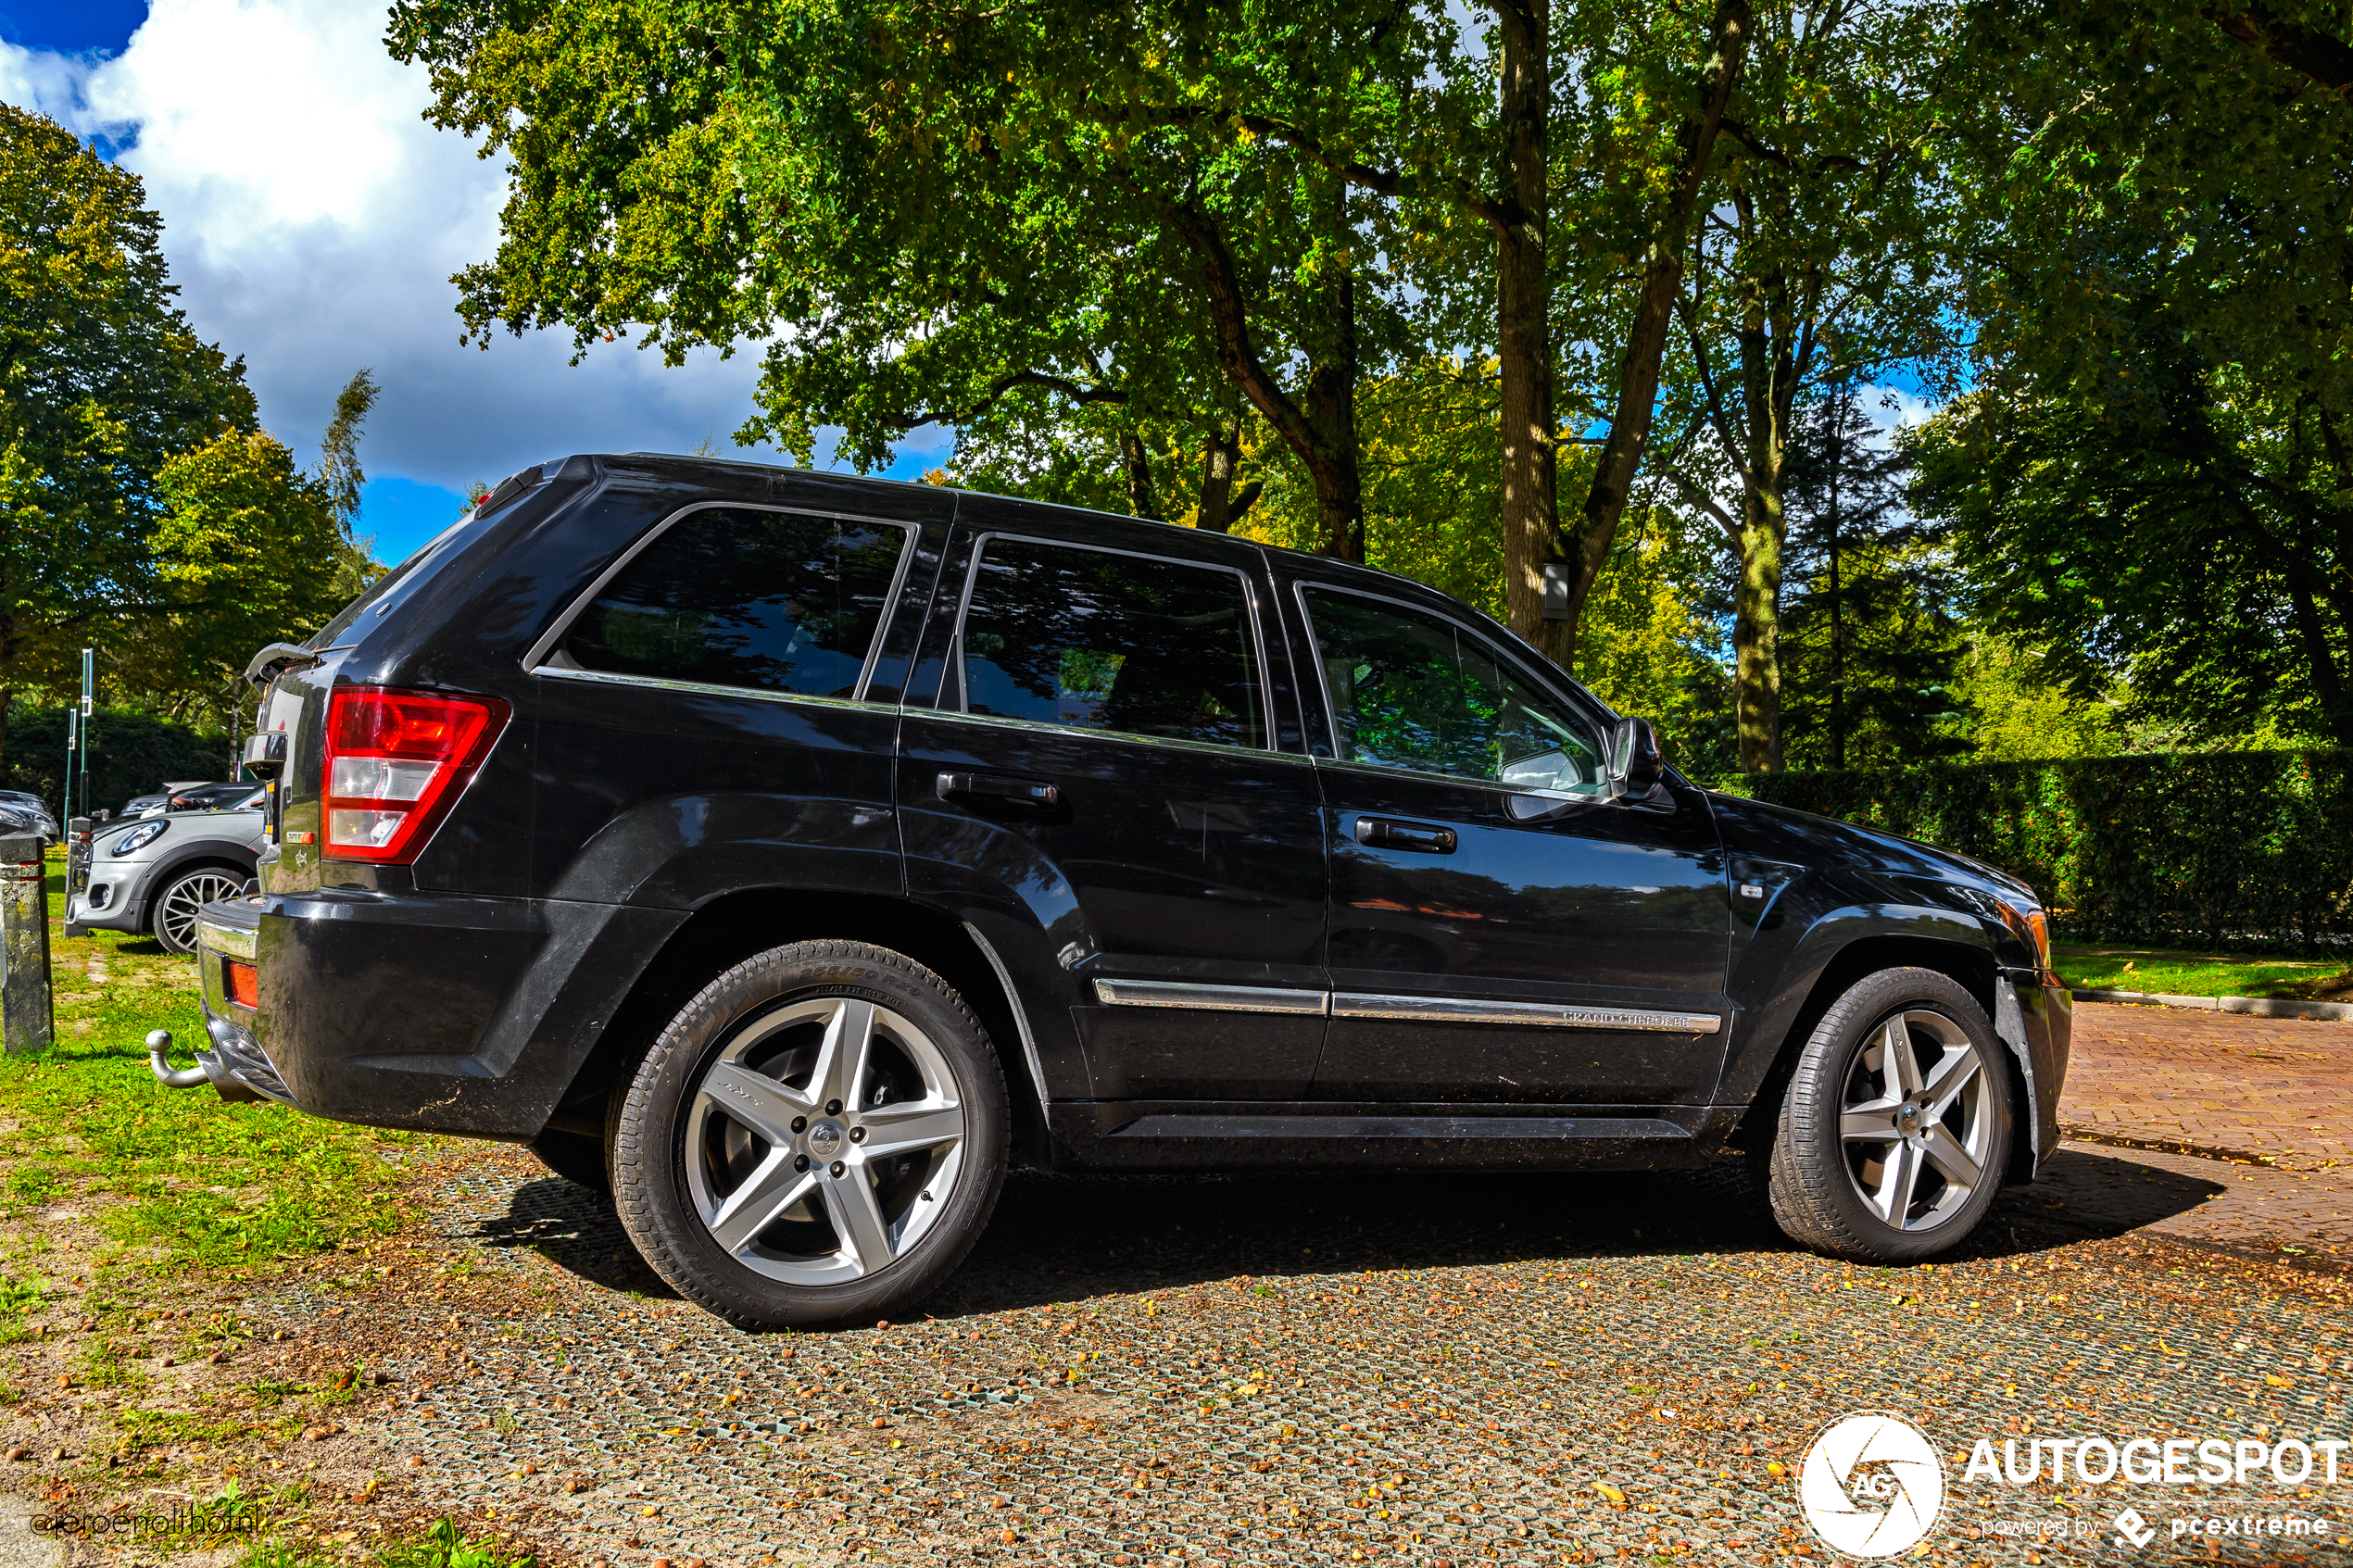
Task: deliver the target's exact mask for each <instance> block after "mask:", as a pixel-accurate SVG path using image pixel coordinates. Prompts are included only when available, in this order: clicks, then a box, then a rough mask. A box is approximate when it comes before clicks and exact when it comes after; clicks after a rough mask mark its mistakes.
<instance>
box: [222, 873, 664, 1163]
mask: <svg viewBox="0 0 2353 1568" xmlns="http://www.w3.org/2000/svg"><path fill="white" fill-rule="evenodd" d="M685 918H686V916H685V911H683V910H670V909H634V908H628V907H623V906H619V905H610V904H585V903H573V902H560V901H551V900H535V899H522V898H477V897H465V896H461V895H454V894H447V893H378V892H369V891H364V890H361V889H357V888H335V889H326V890H322V891H319V892H313V893H303V894H276V893H268V894H256V895H251V896H249V897H244V898H235V899H230V900H227V901H225V902H222V903H217V904H210V905H208V906H206V909H205V912H204V918H203V920H202V922H200V923H199V925H198V927H197V941H198V948H197V957H196V962H197V968H198V973H199V976H200V979H201V984H202V986H203V994H204V1009H205V1017H206V1024H207V1031H208V1034H209V1035H211V1041H212V1047H213V1048H212V1053H211V1054H212V1055H213V1056H215V1057H216V1058H218V1059H220V1060H222V1061H223V1062H225V1063H230V1064H231V1071H232V1073H233V1075H234V1076H235V1077H236V1078H237V1080H238V1081H239V1082H241V1083H246V1084H248V1085H250V1086H251V1087H253V1088H254V1089H255V1090H256V1091H257V1092H259V1093H265V1094H269V1095H271V1098H283V1099H284V1100H286V1101H288V1102H289V1103H291V1104H294V1105H296V1106H298V1107H299V1108H301V1109H302V1110H306V1111H308V1112H310V1113H311V1114H313V1115H318V1116H326V1117H332V1118H333V1119H335V1120H337V1121H342V1122H359V1123H367V1124H370V1125H372V1126H381V1127H406V1128H415V1129H419V1130H422V1131H427V1132H440V1133H456V1134H460V1135H472V1136H477V1137H490V1138H513V1139H523V1138H529V1137H533V1136H535V1135H537V1134H538V1132H539V1131H540V1129H541V1128H542V1127H543V1126H545V1125H546V1123H547V1118H548V1116H549V1115H550V1114H551V1113H552V1112H553V1111H554V1110H555V1107H556V1104H557V1102H558V1101H559V1100H560V1098H562V1097H563V1093H564V1091H565V1090H566V1089H567V1088H568V1087H569V1086H570V1085H571V1083H572V1080H573V1075H574V1074H575V1073H577V1072H578V1070H579V1067H580V1065H581V1063H582V1062H583V1061H584V1060H586V1058H587V1055H588V1052H589V1050H590V1049H591V1048H592V1047H594V1046H595V1044H596V1043H597V1040H598V1037H599V1036H600V1035H601V1033H602V1030H603V1027H604V1025H605V1024H606V1023H607V1022H610V1020H611V1018H612V1016H613V1013H614V1010H616V1009H617V1008H618V1007H619V1005H620V1003H621V1001H622V1000H623V998H624V997H626V996H627V995H628V992H629V989H630V987H631V986H632V985H634V984H635V981H636V978H637V976H638V973H639V972H640V971H641V970H642V968H643V966H644V964H645V962H646V961H647V960H648V957H649V956H650V955H651V954H652V953H654V952H656V951H658V950H659V949H660V947H661V944H662V941H663V940H664V939H665V938H666V937H667V936H668V935H670V933H671V932H672V931H673V930H674V929H675V928H676V926H677V924H678V923H679V922H682V921H683V920H684V919H685ZM231 961H239V962H251V963H252V964H253V965H254V966H255V968H256V970H257V971H258V1001H259V1005H258V1007H253V1008H247V1007H243V1006H240V1005H239V1004H237V1003H236V1002H235V1001H233V1000H232V999H231V997H230V994H229V989H228V977H227V971H226V965H227V964H228V963H229V962H231ZM207 1071H208V1073H209V1072H210V1071H211V1068H210V1067H209V1065H208V1068H207ZM248 1072H250V1073H253V1074H254V1076H251V1077H249V1076H247V1073H248ZM264 1076H266V1078H267V1080H268V1084H267V1086H265V1083H264V1082H263V1081H260V1080H261V1079H262V1078H263V1077H264ZM216 1081H217V1080H216ZM273 1091H274V1092H273Z"/></svg>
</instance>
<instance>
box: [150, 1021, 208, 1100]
mask: <svg viewBox="0 0 2353 1568" xmlns="http://www.w3.org/2000/svg"><path fill="white" fill-rule="evenodd" d="M170 1055H171V1031H170V1030H169V1029H158V1030H156V1031H155V1032H154V1033H153V1034H151V1035H148V1036H147V1067H148V1069H149V1070H150V1071H151V1072H153V1073H155V1075H156V1082H157V1083H158V1084H161V1085H163V1086H164V1087H166V1088H169V1089H193V1088H195V1086H196V1085H198V1084H209V1083H211V1082H212V1075H211V1074H210V1073H207V1072H206V1071H205V1070H204V1069H203V1068H201V1067H174V1066H172V1065H171V1061H170Z"/></svg>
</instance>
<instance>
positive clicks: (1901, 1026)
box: [1838, 1010, 2000, 1231]
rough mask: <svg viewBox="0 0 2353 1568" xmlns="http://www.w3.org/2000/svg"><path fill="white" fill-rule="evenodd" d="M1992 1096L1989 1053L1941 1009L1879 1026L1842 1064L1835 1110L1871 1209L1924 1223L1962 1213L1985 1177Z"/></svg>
mask: <svg viewBox="0 0 2353 1568" xmlns="http://www.w3.org/2000/svg"><path fill="white" fill-rule="evenodd" d="M1991 1092H1992V1093H1993V1094H1998V1093H1999V1092H2000V1091H1999V1089H1998V1088H1994V1089H1992V1090H1991ZM1988 1094H1989V1080H1988V1078H1987V1075H1986V1072H1985V1058H1984V1057H1983V1055H1982V1053H1980V1051H1979V1050H1978V1048H1977V1045H1976V1042H1974V1041H1972V1040H1971V1039H1970V1038H1969V1035H1968V1034H1967V1033H1966V1032H1965V1031H1963V1030H1962V1028H1961V1026H1960V1025H1959V1024H1957V1023H1956V1022H1953V1021H1952V1020H1951V1019H1949V1018H1946V1017H1945V1016H1944V1014H1943V1013H1938V1012H1923V1011H1919V1010H1903V1011H1899V1012H1896V1013H1894V1014H1891V1015H1890V1016H1889V1017H1888V1018H1887V1019H1885V1020H1884V1021H1883V1022H1881V1023H1880V1024H1879V1027H1878V1039H1877V1041H1876V1042H1875V1043H1872V1044H1869V1045H1867V1046H1865V1047H1864V1048H1863V1049H1862V1050H1861V1051H1859V1052H1857V1053H1856V1056H1855V1060H1854V1065H1853V1067H1852V1068H1851V1069H1850V1070H1849V1071H1848V1073H1847V1079H1846V1092H1845V1095H1844V1097H1843V1098H1844V1105H1843V1108H1842V1109H1841V1110H1840V1111H1839V1118H1838V1132H1839V1137H1840V1138H1841V1139H1842V1140H1843V1142H1844V1143H1845V1145H1846V1173H1847V1175H1848V1176H1849V1177H1850V1178H1852V1179H1853V1181H1854V1183H1855V1190H1856V1192H1858V1193H1860V1194H1861V1195H1862V1198H1863V1201H1864V1202H1866V1203H1868V1204H1869V1205H1870V1207H1871V1212H1872V1213H1874V1214H1876V1215H1878V1216H1879V1217H1880V1218H1881V1220H1882V1221H1884V1222H1885V1223H1888V1224H1890V1225H1894V1226H1895V1227H1896V1228H1898V1229H1900V1230H1907V1231H1925V1230H1933V1229H1934V1228H1935V1227H1937V1226H1938V1225H1941V1224H1944V1223H1947V1222H1949V1221H1950V1220H1951V1219H1952V1218H1953V1216H1954V1215H1955V1214H1957V1213H1958V1212H1959V1211H1960V1210H1961V1209H1962V1207H1963V1206H1964V1205H1966V1204H1967V1203H1968V1202H1969V1198H1971V1197H1972V1196H1973V1195H1974V1194H1975V1193H1976V1191H1977V1189H1978V1186H1979V1184H1981V1183H1982V1182H1983V1181H1984V1180H1985V1150H1986V1146H1987V1144H1988V1142H1989V1141H1990V1140H1991V1139H1992V1137H1993V1132H1994V1117H1995V1111H1994V1108H1993V1107H1992V1106H1991V1105H1990V1104H1989V1103H1988Z"/></svg>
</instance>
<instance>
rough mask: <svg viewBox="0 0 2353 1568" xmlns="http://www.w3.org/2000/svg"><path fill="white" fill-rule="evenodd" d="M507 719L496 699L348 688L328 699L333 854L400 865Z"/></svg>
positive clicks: (329, 852)
mask: <svg viewBox="0 0 2353 1568" xmlns="http://www.w3.org/2000/svg"><path fill="white" fill-rule="evenodd" d="M506 722H507V705H506V704H505V703H503V702H500V701H499V700H497V698H496V697H475V696H442V695H441V694H440V693H438V692H396V691H387V690H385V689H384V688H383V687H381V686H351V687H346V689H344V690H342V691H338V692H336V693H334V694H333V696H330V697H329V698H328V700H327V767H326V781H325V784H326V787H325V789H324V791H323V794H324V795H325V797H326V798H325V800H324V801H322V802H321V809H322V810H323V811H324V813H325V817H326V822H325V827H326V842H325V844H323V845H322V846H321V850H320V852H321V855H322V856H323V857H324V858H325V859H331V860H370V861H374V862H376V863H378V864H382V865H394V866H405V865H407V864H409V862H410V861H411V860H414V859H416V858H417V854H418V851H420V850H422V848H424V847H425V842H426V841H427V840H428V839H430V838H431V837H432V836H433V830H434V828H435V827H436V826H438V825H439V824H440V822H441V819H442V818H444V817H446V816H447V815H448V814H449V808H450V807H452V806H454V805H456V804H457V801H458V797H459V795H460V794H461V793H463V792H464V789H465V785H466V781H467V780H468V779H470V778H472V776H473V771H474V769H475V768H476V767H478V766H480V765H481V762H482V759H483V757H484V755H485V754H486V753H488V751H489V750H490V743H491V742H492V741H494V740H496V739H497V738H498V732H499V730H500V729H501V728H502V727H504V726H505V724H506Z"/></svg>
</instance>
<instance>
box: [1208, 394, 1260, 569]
mask: <svg viewBox="0 0 2353 1568" xmlns="http://www.w3.org/2000/svg"><path fill="white" fill-rule="evenodd" d="M1223 390H1224V391H1225V392H1226V393H1227V399H1226V406H1225V407H1224V408H1217V409H1214V410H1213V411H1212V412H1211V414H1210V416H1209V437H1208V439H1207V440H1206V441H1204V442H1202V472H1201V510H1200V512H1199V513H1197V514H1196V516H1195V523H1194V525H1195V526H1196V527H1200V528H1205V529H1207V530H1209V531H1210V532H1211V533H1226V532H1227V530H1228V529H1230V528H1232V527H1233V526H1234V524H1235V523H1236V522H1238V521H1240V520H1241V517H1242V514H1243V513H1244V512H1247V511H1249V510H1250V508H1251V505H1252V503H1253V502H1255V501H1256V500H1257V499H1258V496H1259V493H1260V492H1261V491H1263V490H1265V488H1266V487H1265V484H1264V483H1260V482H1259V481H1257V480H1252V481H1251V482H1250V483H1248V484H1245V485H1243V486H1242V487H1241V488H1240V489H1239V490H1236V489H1235V488H1234V475H1235V474H1236V473H1237V472H1239V470H1240V469H1241V461H1242V410H1241V393H1240V389H1239V388H1238V387H1236V386H1235V385H1234V384H1233V383H1231V382H1227V383H1225V385H1224V388H1223Z"/></svg>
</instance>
